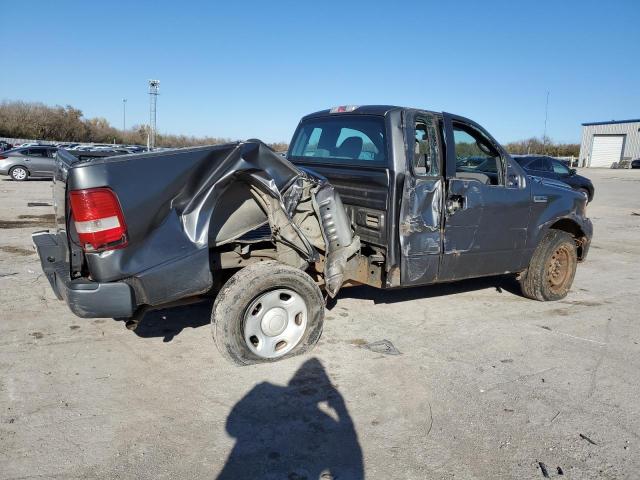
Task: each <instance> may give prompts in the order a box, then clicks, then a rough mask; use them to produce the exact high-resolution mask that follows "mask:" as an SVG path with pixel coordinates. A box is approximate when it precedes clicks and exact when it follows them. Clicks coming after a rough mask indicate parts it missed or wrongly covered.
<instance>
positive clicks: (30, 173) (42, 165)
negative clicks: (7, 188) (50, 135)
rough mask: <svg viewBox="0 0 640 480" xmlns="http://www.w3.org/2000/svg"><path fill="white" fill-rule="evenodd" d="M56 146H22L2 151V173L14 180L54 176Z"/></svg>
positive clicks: (0, 169)
mask: <svg viewBox="0 0 640 480" xmlns="http://www.w3.org/2000/svg"><path fill="white" fill-rule="evenodd" d="M56 151H57V148H56V147H47V146H32V147H26V148H23V147H20V148H15V149H13V150H8V151H6V152H2V153H0V175H9V176H10V177H11V178H12V179H13V180H16V181H23V180H27V179H28V178H43V177H44V178H53V173H54V171H55V160H54V158H53V157H54V155H55V153H56Z"/></svg>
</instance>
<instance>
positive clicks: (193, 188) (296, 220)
mask: <svg viewBox="0 0 640 480" xmlns="http://www.w3.org/2000/svg"><path fill="white" fill-rule="evenodd" d="M85 165H86V166H91V168H90V169H85V168H83V167H84V166H85ZM85 172H86V175H85ZM141 178H145V181H144V187H141V184H140V179H141ZM103 185H109V187H110V188H111V189H113V190H114V191H115V192H116V194H117V195H118V198H119V199H120V203H121V205H122V208H123V210H124V216H125V219H127V220H128V221H127V226H128V231H129V245H128V247H127V248H126V249H121V250H112V251H108V252H104V253H89V254H87V255H86V258H87V262H88V264H89V270H90V271H91V273H92V277H93V278H94V279H95V280H96V281H102V282H105V281H114V280H119V279H123V278H130V281H131V283H132V284H135V285H136V287H137V288H139V289H141V290H142V291H143V294H144V295H145V296H146V297H147V298H149V299H150V301H153V300H154V299H155V297H156V296H157V295H153V294H150V293H148V292H149V291H151V290H153V289H154V288H160V286H159V285H158V282H157V281H156V278H157V277H158V275H159V273H160V271H161V272H162V274H161V276H162V277H164V278H165V279H166V275H171V272H172V271H174V270H175V271H176V272H177V271H179V270H180V269H181V268H182V267H181V262H182V259H185V258H189V257H190V258H196V257H197V258H201V257H202V255H200V252H208V250H209V249H210V248H215V247H217V246H220V245H224V244H225V243H230V242H233V241H234V240H235V239H237V238H240V237H241V236H242V235H244V234H246V233H248V232H250V231H252V230H253V229H255V228H257V227H259V226H261V225H264V224H265V221H267V220H268V222H269V225H270V228H271V232H272V241H273V243H274V244H275V246H276V249H277V252H278V259H279V260H280V261H283V262H284V263H288V264H291V265H294V266H296V267H298V268H306V266H307V265H308V264H311V263H313V262H316V261H318V259H319V258H320V256H321V255H325V256H326V261H325V262H324V264H325V275H326V277H327V281H326V289H327V291H328V293H329V294H330V295H332V296H333V295H335V294H336V293H337V291H338V289H339V288H340V286H341V284H342V277H341V272H343V271H344V265H345V264H346V260H347V258H348V257H349V256H351V255H353V253H355V252H356V251H358V250H359V248H360V244H359V240H358V238H357V237H356V236H355V235H354V233H353V229H352V228H351V225H350V222H349V221H348V217H347V216H346V214H345V212H344V207H343V206H342V202H341V201H340V197H339V195H338V193H337V192H336V191H335V190H334V189H333V187H332V186H331V185H330V184H329V183H328V182H327V181H326V180H325V179H323V178H321V177H319V176H317V177H316V176H314V175H313V173H312V172H307V171H302V170H300V169H298V168H297V167H296V166H295V165H293V164H292V163H290V162H289V161H287V160H286V159H285V158H283V157H282V156H281V155H278V154H276V153H275V152H274V151H273V150H271V149H270V148H269V147H268V146H267V145H265V144H264V143H262V142H260V141H258V140H250V141H247V142H242V143H234V144H226V145H217V146H210V147H196V148H186V149H178V150H169V151H165V152H152V153H145V154H137V155H125V156H119V157H108V158H99V159H94V160H91V161H89V162H85V163H82V164H78V165H77V168H72V169H70V170H69V185H68V188H69V189H75V188H92V187H93V186H96V187H98V186H103ZM325 203H326V205H328V206H329V208H331V209H332V211H331V214H332V215H331V218H329V216H326V215H325V217H326V218H324V219H322V220H321V219H320V217H319V212H320V211H321V210H322V205H324V204H325ZM208 268H209V264H208V262H204V265H203V266H202V267H201V268H200V269H201V270H203V271H202V272H199V271H198V272H193V271H192V272H191V275H192V277H193V282H196V283H198V285H191V283H192V282H190V281H189V280H188V279H186V282H187V283H186V284H183V285H181V287H180V288H179V289H176V292H178V290H179V292H178V293H177V294H179V295H182V296H186V295H187V294H189V293H190V292H191V291H198V292H199V291H202V290H204V289H206V288H208V287H210V284H211V283H212V278H211V274H210V272H205V271H204V270H205V269H208ZM154 272H158V273H155V274H154ZM180 278H181V280H185V279H184V276H182V277H180ZM146 279H153V280H152V281H151V282H150V283H149V282H147V281H146ZM166 289H167V287H166V286H164V287H162V290H163V291H162V293H161V296H162V297H163V300H164V301H166V299H167V298H171V299H172V297H174V296H175V295H172V294H171V292H167V291H166ZM145 292H146V293H145ZM158 295H160V294H158Z"/></svg>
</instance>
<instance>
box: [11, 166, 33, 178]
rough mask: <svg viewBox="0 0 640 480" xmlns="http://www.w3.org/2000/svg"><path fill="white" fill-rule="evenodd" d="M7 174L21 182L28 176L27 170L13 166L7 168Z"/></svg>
mask: <svg viewBox="0 0 640 480" xmlns="http://www.w3.org/2000/svg"><path fill="white" fill-rule="evenodd" d="M9 176H10V177H11V179H12V180H15V181H16V182H23V181H25V180H26V179H27V178H29V171H28V170H27V169H26V168H24V167H13V168H12V169H11V170H9Z"/></svg>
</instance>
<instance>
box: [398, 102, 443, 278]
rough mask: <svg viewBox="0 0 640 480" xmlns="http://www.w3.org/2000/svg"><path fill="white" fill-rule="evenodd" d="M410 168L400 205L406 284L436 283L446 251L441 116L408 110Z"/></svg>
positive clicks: (402, 264)
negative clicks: (444, 241)
mask: <svg viewBox="0 0 640 480" xmlns="http://www.w3.org/2000/svg"><path fill="white" fill-rule="evenodd" d="M407 117H408V118H406V119H405V122H404V123H405V125H406V127H405V137H406V139H407V142H406V144H407V147H406V148H407V152H406V158H407V159H408V165H407V171H406V174H405V179H404V186H403V192H402V204H401V207H400V247H401V249H402V255H401V268H400V272H401V281H402V285H419V284H425V283H432V282H434V281H435V280H436V278H437V275H438V266H439V263H440V254H441V253H442V201H443V199H442V196H443V193H444V180H443V177H442V170H441V168H440V165H441V163H442V162H441V158H440V152H441V150H442V149H441V148H439V136H438V122H437V119H436V118H435V117H434V116H433V115H432V114H428V113H426V112H412V111H409V112H407Z"/></svg>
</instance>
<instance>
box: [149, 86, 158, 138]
mask: <svg viewBox="0 0 640 480" xmlns="http://www.w3.org/2000/svg"><path fill="white" fill-rule="evenodd" d="M159 90H160V80H149V149H150V150H153V149H154V148H155V146H156V103H157V102H158V95H159V93H158V91H159Z"/></svg>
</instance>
